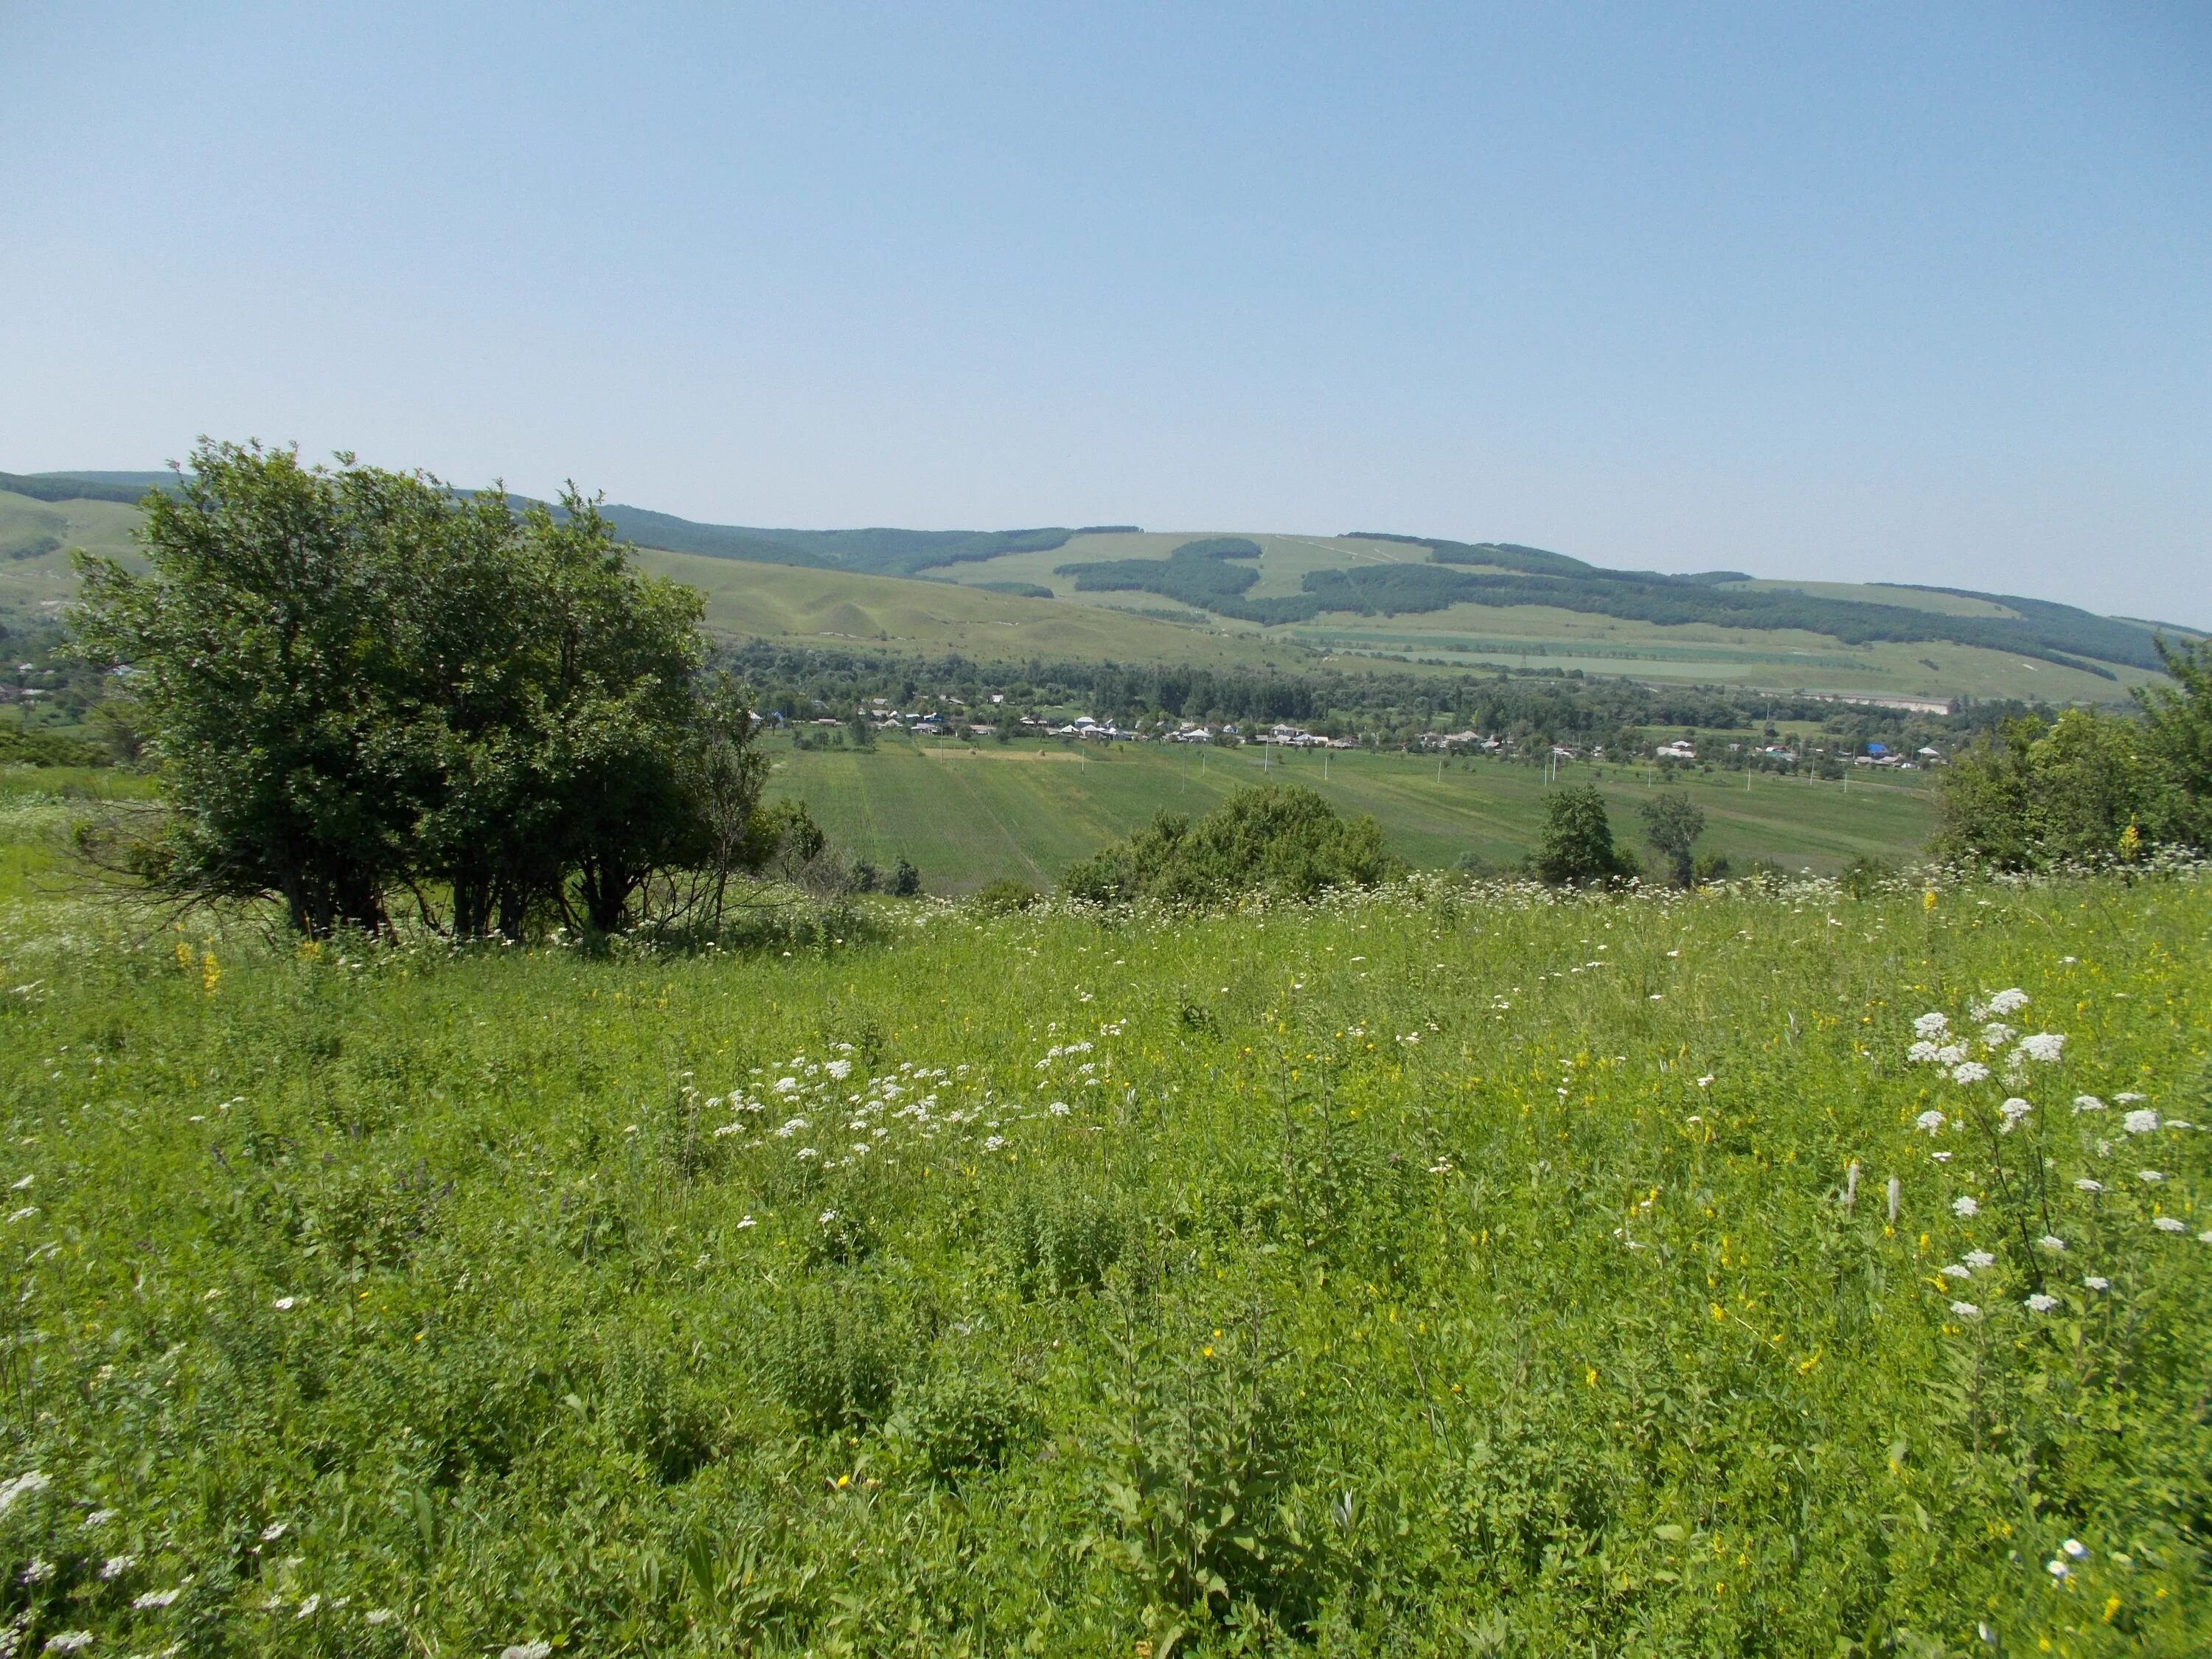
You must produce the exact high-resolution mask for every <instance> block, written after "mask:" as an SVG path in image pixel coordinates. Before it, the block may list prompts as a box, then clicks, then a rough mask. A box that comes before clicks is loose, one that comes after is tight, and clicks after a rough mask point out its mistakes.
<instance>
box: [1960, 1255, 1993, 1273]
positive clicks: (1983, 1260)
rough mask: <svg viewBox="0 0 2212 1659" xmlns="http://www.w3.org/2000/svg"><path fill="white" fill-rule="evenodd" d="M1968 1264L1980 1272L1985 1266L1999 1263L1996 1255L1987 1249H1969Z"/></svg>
mask: <svg viewBox="0 0 2212 1659" xmlns="http://www.w3.org/2000/svg"><path fill="white" fill-rule="evenodd" d="M1996 1264H1997V1259H1996V1257H1995V1256H1993V1255H1990V1253H1989V1252H1988V1251H1987V1250H1969V1251H1967V1252H1966V1265H1967V1266H1968V1267H1972V1269H1973V1270H1974V1271H1975V1272H1976V1273H1979V1272H1980V1271H1981V1270H1982V1269H1983V1268H1984V1267H1996Z"/></svg>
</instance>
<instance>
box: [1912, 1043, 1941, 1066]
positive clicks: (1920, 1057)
mask: <svg viewBox="0 0 2212 1659" xmlns="http://www.w3.org/2000/svg"><path fill="white" fill-rule="evenodd" d="M1937 1052H1938V1050H1937V1049H1936V1045H1935V1044H1934V1043H1932V1042H1916V1043H1914V1044H1913V1045H1912V1046H1911V1048H1907V1049H1906V1050H1905V1059H1906V1060H1910V1061H1911V1062H1912V1064H1914V1065H1915V1066H1927V1065H1930V1064H1933V1063H1934V1061H1935V1059H1936V1054H1937Z"/></svg>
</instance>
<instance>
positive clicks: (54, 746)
mask: <svg viewBox="0 0 2212 1659" xmlns="http://www.w3.org/2000/svg"><path fill="white" fill-rule="evenodd" d="M112 758H113V757H112V755H111V754H110V753H109V751H108V750H106V748H105V747H104V746H102V745H101V744H95V743H88V742H86V741H85V740H84V739H83V738H79V737H72V736H70V735H68V734H67V733H64V732H42V731H40V730H39V729H38V728H37V727H36V726H25V725H23V724H22V723H21V721H18V720H4V719H0V766H105V765H106V764H107V763H109V761H110V760H111V759H112Z"/></svg>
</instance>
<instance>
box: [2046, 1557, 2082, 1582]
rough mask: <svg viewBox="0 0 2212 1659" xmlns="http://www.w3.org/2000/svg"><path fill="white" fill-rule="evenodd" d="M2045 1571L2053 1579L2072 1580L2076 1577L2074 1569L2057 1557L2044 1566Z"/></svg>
mask: <svg viewBox="0 0 2212 1659" xmlns="http://www.w3.org/2000/svg"><path fill="white" fill-rule="evenodd" d="M2043 1570H2044V1571H2045V1572H2047V1573H2049V1574H2050V1575H2051V1577H2053V1578H2070V1577H2073V1576H2074V1569H2073V1568H2071V1567H2069V1566H2068V1565H2066V1564H2065V1563H2064V1562H2063V1561H2062V1560H2060V1559H2058V1558H2057V1556H2055V1555H2054V1556H2052V1557H2051V1559H2049V1560H2048V1561H2046V1562H2045V1563H2044V1564H2043Z"/></svg>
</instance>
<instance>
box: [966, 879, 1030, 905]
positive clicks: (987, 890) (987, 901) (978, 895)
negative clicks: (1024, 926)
mask: <svg viewBox="0 0 2212 1659" xmlns="http://www.w3.org/2000/svg"><path fill="white" fill-rule="evenodd" d="M1038 897H1039V895H1038V893H1037V890H1036V888H1034V887H1032V886H1030V884H1029V883H1027V882H1025V881H1017V880H1015V879H1014V878H1013V877H1012V876H1000V878H998V879H997V880H996V881H987V882H985V883H984V884H982V885H981V887H978V888H977V889H976V890H975V904H976V907H977V908H979V909H981V910H984V911H987V912H988V913H989V914H991V915H1009V914H1011V913H1012V912H1013V911H1016V910H1026V909H1028V908H1030V906H1031V905H1033V904H1035V903H1036V902H1037V899H1038Z"/></svg>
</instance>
